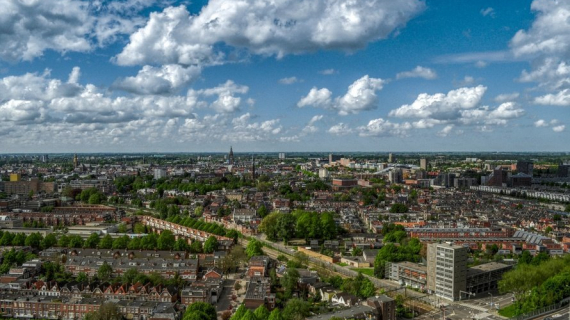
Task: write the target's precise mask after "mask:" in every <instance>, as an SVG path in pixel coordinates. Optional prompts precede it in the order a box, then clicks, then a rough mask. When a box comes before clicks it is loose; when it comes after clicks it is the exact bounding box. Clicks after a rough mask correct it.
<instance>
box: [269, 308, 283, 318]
mask: <svg viewBox="0 0 570 320" xmlns="http://www.w3.org/2000/svg"><path fill="white" fill-rule="evenodd" d="M268 320H283V316H282V315H281V310H279V309H277V308H275V309H273V311H271V314H270V315H269V318H268Z"/></svg>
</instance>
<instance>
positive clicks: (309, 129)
mask: <svg viewBox="0 0 570 320" xmlns="http://www.w3.org/2000/svg"><path fill="white" fill-rule="evenodd" d="M323 117H324V116H323V115H316V116H313V117H312V118H311V120H309V123H308V124H307V125H306V126H305V127H304V128H303V130H301V133H302V134H303V135H304V134H309V133H315V132H318V131H319V128H317V126H315V124H316V123H317V122H319V121H321V120H322V119H323Z"/></svg>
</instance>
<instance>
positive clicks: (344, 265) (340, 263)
mask: <svg viewBox="0 0 570 320" xmlns="http://www.w3.org/2000/svg"><path fill="white" fill-rule="evenodd" d="M336 264H338V265H339V266H341V267H347V266H348V264H346V263H344V262H337V263H336Z"/></svg>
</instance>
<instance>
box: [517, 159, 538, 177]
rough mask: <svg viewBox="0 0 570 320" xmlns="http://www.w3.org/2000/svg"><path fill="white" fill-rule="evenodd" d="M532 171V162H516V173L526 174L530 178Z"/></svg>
mask: <svg viewBox="0 0 570 320" xmlns="http://www.w3.org/2000/svg"><path fill="white" fill-rule="evenodd" d="M533 169H534V164H533V163H532V161H523V160H519V161H517V172H518V173H524V174H528V175H529V176H532V170H533Z"/></svg>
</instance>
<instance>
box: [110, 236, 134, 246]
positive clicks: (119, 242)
mask: <svg viewBox="0 0 570 320" xmlns="http://www.w3.org/2000/svg"><path fill="white" fill-rule="evenodd" d="M129 241H130V238H129V236H127V235H124V236H121V237H118V238H117V239H115V240H114V241H113V249H126V248H127V246H128V245H129Z"/></svg>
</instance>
